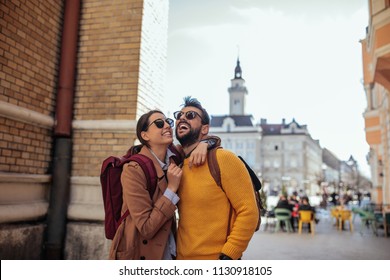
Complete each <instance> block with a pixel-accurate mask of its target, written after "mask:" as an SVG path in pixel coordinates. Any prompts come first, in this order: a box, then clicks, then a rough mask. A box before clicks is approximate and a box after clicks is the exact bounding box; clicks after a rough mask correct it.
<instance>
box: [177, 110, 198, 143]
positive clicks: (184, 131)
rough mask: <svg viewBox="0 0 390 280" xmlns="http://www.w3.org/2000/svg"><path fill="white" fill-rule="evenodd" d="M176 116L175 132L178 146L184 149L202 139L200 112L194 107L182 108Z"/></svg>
mask: <svg viewBox="0 0 390 280" xmlns="http://www.w3.org/2000/svg"><path fill="white" fill-rule="evenodd" d="M175 115H176V114H175ZM176 116H177V119H176V130H175V131H176V138H177V140H178V141H179V142H180V144H181V145H182V146H183V147H185V146H190V145H192V144H194V143H195V142H197V141H199V139H200V138H201V137H202V136H201V133H202V111H201V110H199V109H198V108H196V107H184V108H183V109H182V110H181V111H179V113H178V114H177V115H176Z"/></svg>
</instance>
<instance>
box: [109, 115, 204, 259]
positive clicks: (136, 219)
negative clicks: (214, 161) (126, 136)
mask: <svg viewBox="0 0 390 280" xmlns="http://www.w3.org/2000/svg"><path fill="white" fill-rule="evenodd" d="M173 125H174V121H173V120H172V119H169V118H166V117H165V115H164V114H163V113H162V112H161V111H158V110H153V111H150V112H148V113H146V114H144V115H142V116H141V118H140V119H139V120H138V123H137V137H138V139H139V141H140V142H141V144H142V145H143V146H142V148H141V150H140V152H139V153H140V154H143V155H146V156H147V157H149V158H150V159H151V160H152V161H153V163H154V167H155V169H156V172H157V178H158V180H157V187H156V190H155V192H154V194H153V197H152V199H151V197H150V194H149V191H148V190H147V184H146V178H145V174H144V172H143V171H142V168H140V166H139V165H138V163H136V162H134V161H130V162H129V163H128V164H125V165H124V167H123V171H122V175H121V182H122V187H123V205H122V214H123V213H124V212H125V211H126V210H127V209H129V212H130V215H128V216H127V217H126V218H125V219H124V220H123V221H122V223H121V224H120V225H119V227H118V229H117V231H116V234H115V237H114V238H113V241H112V244H111V249H110V255H109V258H110V259H123V260H161V259H168V260H169V259H174V258H175V256H176V244H175V233H176V220H175V210H176V204H177V202H178V201H179V198H178V196H177V195H176V192H177V189H178V187H179V183H180V179H181V176H182V170H181V168H180V167H179V166H177V165H176V164H175V162H174V161H173V159H172V157H173V156H174V154H173V153H172V152H171V150H169V149H168V147H169V146H170V145H171V144H172V142H173V131H172V127H173ZM199 151H201V152H199ZM206 155H207V144H205V145H199V150H198V151H197V153H196V154H195V156H194V155H192V158H193V163H194V164H199V163H200V162H204V159H205V156H206Z"/></svg>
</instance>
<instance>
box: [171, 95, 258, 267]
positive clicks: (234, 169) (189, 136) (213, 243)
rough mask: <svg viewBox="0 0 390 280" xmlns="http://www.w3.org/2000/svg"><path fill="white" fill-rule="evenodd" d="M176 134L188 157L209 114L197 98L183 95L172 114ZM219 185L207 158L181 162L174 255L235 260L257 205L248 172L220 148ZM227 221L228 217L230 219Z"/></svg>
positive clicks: (243, 247) (248, 234)
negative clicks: (195, 163)
mask: <svg viewBox="0 0 390 280" xmlns="http://www.w3.org/2000/svg"><path fill="white" fill-rule="evenodd" d="M174 116H175V119H176V138H177V140H178V141H179V142H180V144H181V145H182V147H183V150H184V152H185V154H186V155H187V156H189V155H190V154H191V151H192V150H193V149H194V148H195V147H196V146H197V145H198V143H199V141H200V140H201V139H202V138H203V137H204V136H206V135H207V134H208V132H209V124H210V117H209V115H208V113H207V111H206V110H205V109H204V108H203V107H202V105H201V103H200V102H199V101H198V100H197V99H195V98H191V97H186V98H184V104H183V108H182V109H181V111H178V112H175V113H174ZM216 155H217V161H218V163H219V167H220V170H221V182H222V188H220V187H219V186H218V185H217V183H216V182H215V180H214V178H213V177H212V175H211V174H210V171H209V167H208V162H206V163H205V164H203V165H200V166H189V164H188V159H185V160H184V163H183V176H182V178H181V183H180V187H179V190H178V195H179V197H180V201H179V204H178V209H179V227H178V232H177V259H179V260H185V259H188V260H208V259H209V260H217V259H222V260H229V259H234V260H235V259H239V258H241V257H242V255H243V252H244V251H245V250H246V248H247V246H248V243H249V241H250V239H251V238H252V235H253V233H254V231H255V228H256V225H257V219H258V210H257V206H256V201H255V197H254V194H253V190H252V183H251V179H250V176H249V173H248V171H247V170H246V168H245V166H244V164H243V163H242V161H241V160H240V159H239V158H238V157H237V156H236V155H235V154H234V153H232V152H231V151H228V150H224V149H218V150H217V154H216ZM229 220H230V221H229Z"/></svg>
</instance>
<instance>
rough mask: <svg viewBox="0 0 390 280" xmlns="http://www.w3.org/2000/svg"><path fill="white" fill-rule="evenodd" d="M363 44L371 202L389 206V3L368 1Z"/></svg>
mask: <svg viewBox="0 0 390 280" xmlns="http://www.w3.org/2000/svg"><path fill="white" fill-rule="evenodd" d="M361 44H362V52H363V74H364V89H365V92H366V98H367V109H366V111H365V112H364V114H363V115H364V119H365V130H366V140H367V143H368V144H369V145H370V152H369V155H368V161H369V164H370V167H371V174H372V183H373V188H374V192H373V193H372V199H373V201H374V202H375V203H378V204H388V205H390V96H389V92H390V0H369V25H368V27H367V33H366V38H365V39H364V40H361Z"/></svg>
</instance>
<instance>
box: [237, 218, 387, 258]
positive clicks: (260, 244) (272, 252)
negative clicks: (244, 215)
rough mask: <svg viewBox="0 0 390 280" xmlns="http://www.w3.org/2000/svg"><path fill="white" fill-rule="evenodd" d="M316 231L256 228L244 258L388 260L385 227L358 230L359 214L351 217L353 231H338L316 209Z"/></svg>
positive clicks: (331, 220)
mask: <svg viewBox="0 0 390 280" xmlns="http://www.w3.org/2000/svg"><path fill="white" fill-rule="evenodd" d="M318 214H319V215H318V217H319V219H320V222H319V223H318V224H317V225H316V231H315V235H314V236H313V235H311V234H309V233H308V230H307V228H304V230H303V231H302V234H298V233H297V232H295V233H287V232H282V231H279V232H276V233H275V232H274V228H273V227H268V228H267V230H266V231H264V226H265V219H263V221H262V223H263V224H262V227H261V229H260V230H259V231H258V232H256V233H255V234H254V236H253V238H252V240H251V242H250V244H249V246H248V249H247V250H246V252H245V253H244V256H243V259H246V260H390V237H387V238H386V237H385V236H384V230H383V229H379V230H378V236H375V235H374V234H373V233H372V231H371V230H370V229H369V228H366V227H365V228H364V230H363V234H360V232H359V231H360V217H358V216H357V217H355V219H354V230H353V233H351V232H350V231H349V227H348V223H347V226H346V229H347V230H343V231H339V230H338V229H337V228H336V227H335V226H334V220H333V219H332V218H331V217H330V216H329V213H328V212H327V211H320V212H319V213H318Z"/></svg>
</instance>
